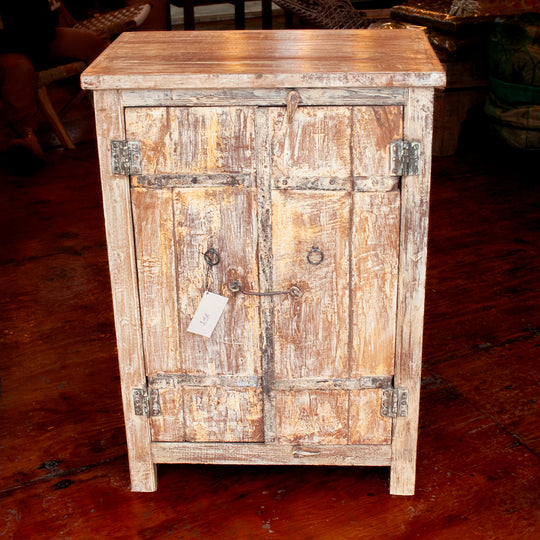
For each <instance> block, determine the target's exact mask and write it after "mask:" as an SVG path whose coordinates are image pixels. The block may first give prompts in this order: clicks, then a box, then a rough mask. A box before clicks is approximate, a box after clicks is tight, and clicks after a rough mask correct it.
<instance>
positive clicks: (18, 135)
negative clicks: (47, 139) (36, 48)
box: [0, 53, 44, 161]
mask: <svg viewBox="0 0 540 540" xmlns="http://www.w3.org/2000/svg"><path fill="white" fill-rule="evenodd" d="M36 88H37V74H36V72H35V70H34V65H33V64H32V62H31V60H30V59H29V58H28V57H27V56H25V55H24V54H19V53H5V54H0V95H1V96H2V100H3V104H4V110H5V115H6V118H7V120H8V122H9V125H10V127H11V129H12V130H13V132H14V134H15V139H13V140H12V141H11V142H10V144H9V150H10V151H11V152H12V153H13V154H16V155H17V158H19V159H21V160H23V161H24V160H25V159H29V158H32V157H34V158H37V159H38V160H42V159H43V157H44V154H43V150H42V148H41V146H40V144H39V142H38V140H37V138H36V135H35V133H34V130H35V128H36V126H37V114H38V109H37V101H36Z"/></svg>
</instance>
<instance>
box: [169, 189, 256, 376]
mask: <svg viewBox="0 0 540 540" xmlns="http://www.w3.org/2000/svg"><path fill="white" fill-rule="evenodd" d="M174 213H175V233H176V253H177V261H176V268H177V272H176V274H177V289H178V302H179V323H178V324H179V335H180V344H181V354H180V356H179V358H178V360H177V364H176V366H175V367H174V370H172V371H173V372H176V373H187V374H193V375H260V372H261V352H260V343H259V341H260V313H259V301H258V298H257V297H253V296H247V295H243V294H237V295H234V294H233V293H232V292H231V291H230V290H229V286H228V284H229V282H231V281H240V282H241V283H242V286H243V288H244V289H245V290H257V287H258V264H257V234H256V231H257V204H256V193H255V190H254V189H248V188H193V189H177V190H175V192H174ZM209 248H212V249H214V250H215V251H217V252H218V253H219V257H220V261H219V263H218V264H216V265H215V266H212V267H210V266H209V265H208V264H207V263H206V261H205V258H204V253H205V252H206V251H207V250H208V249H209ZM207 288H208V290H209V291H211V292H213V293H217V294H220V295H223V296H226V297H227V298H228V302H227V305H226V307H225V310H224V312H223V314H222V315H221V318H220V320H219V322H218V324H217V326H216V328H215V330H214V332H213V333H212V336H211V337H210V338H206V337H203V336H200V335H197V334H192V333H189V332H187V327H188V325H189V323H190V321H191V319H192V318H193V315H194V313H195V310H196V308H197V306H198V304H199V302H200V300H201V298H202V295H203V293H204V291H205V290H206V289H207Z"/></svg>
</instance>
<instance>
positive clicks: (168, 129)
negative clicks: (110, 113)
mask: <svg viewBox="0 0 540 540" xmlns="http://www.w3.org/2000/svg"><path fill="white" fill-rule="evenodd" d="M125 114H126V138H127V139H130V140H131V139H134V140H138V141H140V142H141V157H142V160H141V161H142V164H143V168H142V174H182V173H183V174H186V173H189V174H193V175H196V174H197V173H202V174H208V173H222V172H249V171H252V168H253V163H254V161H253V138H254V129H253V128H254V125H253V121H254V109H253V108H246V107H244V108H241V107H193V108H191V107H178V108H173V107H143V108H128V109H126V112H125Z"/></svg>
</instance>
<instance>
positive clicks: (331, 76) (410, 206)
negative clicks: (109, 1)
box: [82, 30, 444, 494]
mask: <svg viewBox="0 0 540 540" xmlns="http://www.w3.org/2000/svg"><path fill="white" fill-rule="evenodd" d="M82 81H83V86H84V87H86V88H90V89H93V90H95V104H96V121H97V131H98V145H99V154H100V163H101V176H102V185H103V202H104V210H105V219H106V228H107V242H108V249H109V261H110V269H111V281H112V288H113V300H114V310H115V321H116V330H117V340H118V353H119V362H120V372H121V381H122V394H123V403H124V414H125V419H126V430H127V438H128V450H129V460H130V470H131V476H132V489H134V490H136V491H151V490H155V489H156V485H157V483H156V468H155V464H156V463H237V464H262V463H268V464H306V465H314V464H330V465H373V466H390V467H391V487H390V490H391V492H392V493H395V494H410V493H412V492H413V491H414V476H415V456H416V437H417V423H418V404H419V379H420V365H421V345H422V324H423V301H424V282H425V266H426V237H427V219H428V204H429V176H430V157H431V148H430V145H431V136H432V103H433V89H434V87H436V86H441V85H442V84H444V72H443V70H442V69H441V67H440V65H439V63H438V61H437V59H436V57H435V56H434V54H433V52H432V51H431V49H430V48H429V45H427V41H426V39H425V38H424V36H423V34H422V33H421V32H416V31H392V32H389V31H371V30H370V31H274V32H266V31H253V32H201V33H189V32H188V33H184V32H183V33H180V32H178V33H175V32H172V33H160V32H157V33H138V34H137V33H135V34H125V35H123V36H121V37H120V38H119V39H118V40H117V41H116V42H115V43H114V44H113V45H111V46H110V47H109V49H107V50H106V51H105V53H103V55H102V56H101V57H100V58H98V60H96V62H94V64H92V65H91V66H90V67H89V69H88V70H87V71H86V72H85V73H84V74H83V77H82ZM205 291H208V292H211V293H214V294H218V295H220V296H221V297H225V298H226V299H227V301H226V305H225V308H224V311H223V313H222V314H221V316H220V318H219V321H218V323H217V325H216V327H215V329H214V330H213V332H212V333H211V335H210V337H204V336H202V335H199V334H196V333H192V332H191V331H188V326H189V325H190V322H191V321H192V319H193V317H194V314H195V312H196V310H197V307H198V305H199V303H200V302H201V298H202V297H203V294H204V293H205Z"/></svg>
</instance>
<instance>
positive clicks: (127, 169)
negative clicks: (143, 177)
mask: <svg viewBox="0 0 540 540" xmlns="http://www.w3.org/2000/svg"><path fill="white" fill-rule="evenodd" d="M111 157H112V172H113V174H123V175H125V176H130V175H132V174H142V166H141V143H140V142H139V141H111Z"/></svg>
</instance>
